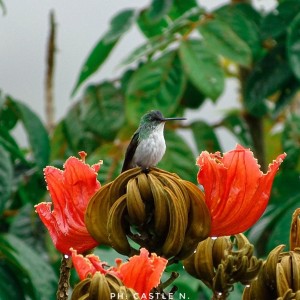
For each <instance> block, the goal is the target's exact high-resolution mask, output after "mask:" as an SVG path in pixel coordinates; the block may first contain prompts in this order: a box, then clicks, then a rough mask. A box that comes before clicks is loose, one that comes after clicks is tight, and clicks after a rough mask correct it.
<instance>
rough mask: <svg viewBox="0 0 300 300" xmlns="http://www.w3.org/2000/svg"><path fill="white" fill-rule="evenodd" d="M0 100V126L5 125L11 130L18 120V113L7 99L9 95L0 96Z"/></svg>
mask: <svg viewBox="0 0 300 300" xmlns="http://www.w3.org/2000/svg"><path fill="white" fill-rule="evenodd" d="M1 100H2V101H1V102H2V105H1V108H0V127H1V128H3V127H5V128H6V129H7V130H11V129H13V128H14V127H15V126H16V124H17V122H18V114H17V112H16V110H15V107H14V105H13V103H11V102H10V101H9V97H5V98H4V97H1Z"/></svg>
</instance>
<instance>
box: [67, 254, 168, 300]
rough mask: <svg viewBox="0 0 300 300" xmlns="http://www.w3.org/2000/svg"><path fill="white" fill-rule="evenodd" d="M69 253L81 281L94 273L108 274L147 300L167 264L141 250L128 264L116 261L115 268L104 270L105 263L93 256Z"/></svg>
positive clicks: (163, 260)
mask: <svg viewBox="0 0 300 300" xmlns="http://www.w3.org/2000/svg"><path fill="white" fill-rule="evenodd" d="M71 251H72V261H73V265H74V267H75V269H76V271H77V273H78V275H79V278H80V279H81V280H83V279H85V278H86V277H88V275H94V274H95V273H96V272H100V273H102V274H106V273H110V274H112V275H115V276H117V277H118V278H120V279H121V280H122V282H123V284H124V285H125V286H126V287H128V288H132V289H133V290H135V291H136V292H137V293H138V294H139V296H140V297H141V299H148V298H149V293H150V291H151V290H152V288H154V287H157V286H158V284H159V282H160V278H161V276H162V273H163V271H164V269H165V268H166V265H167V262H168V261H167V259H165V258H162V257H159V256H157V255H156V254H155V253H152V254H151V255H150V256H149V252H148V251H147V250H146V249H145V248H142V249H141V250H140V254H139V255H134V256H133V257H131V258H129V261H128V262H125V263H123V262H122V261H121V260H120V259H116V263H117V266H115V267H111V268H108V269H105V266H106V263H105V262H101V261H100V259H99V258H98V257H97V256H95V255H94V254H89V255H87V256H85V257H84V256H83V255H78V254H77V252H76V250H73V249H72V250H71Z"/></svg>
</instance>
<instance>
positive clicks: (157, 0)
mask: <svg viewBox="0 0 300 300" xmlns="http://www.w3.org/2000/svg"><path fill="white" fill-rule="evenodd" d="M172 3H173V0H152V1H151V5H150V7H149V10H148V12H147V17H148V19H149V20H150V21H151V22H152V23H157V22H159V21H160V20H161V19H162V18H163V17H164V16H165V15H166V14H167V13H168V11H169V10H170V8H171V6H172Z"/></svg>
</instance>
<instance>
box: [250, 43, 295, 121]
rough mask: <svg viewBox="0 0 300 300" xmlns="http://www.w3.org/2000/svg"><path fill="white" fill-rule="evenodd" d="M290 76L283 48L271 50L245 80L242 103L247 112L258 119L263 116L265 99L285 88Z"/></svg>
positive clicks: (290, 72)
mask: <svg viewBox="0 0 300 300" xmlns="http://www.w3.org/2000/svg"><path fill="white" fill-rule="evenodd" d="M291 76H292V71H291V69H290V68H289V65H288V62H287V61H286V59H285V50H284V48H282V47H275V48H273V49H272V50H271V52H270V53H268V54H267V55H266V56H265V57H264V58H263V59H262V60H260V61H259V62H258V63H257V64H256V65H255V67H254V69H253V70H252V72H251V73H250V75H249V76H248V78H247V80H246V85H245V90H244V101H245V102H244V103H245V107H246V108H247V110H248V111H249V112H251V113H252V114H253V115H255V116H258V117H259V116H262V115H264V114H265V113H266V103H265V98H266V97H268V96H271V95H272V94H273V93H275V92H276V91H278V90H280V89H281V88H282V87H283V86H285V85H286V83H287V82H288V81H289V80H290V79H291Z"/></svg>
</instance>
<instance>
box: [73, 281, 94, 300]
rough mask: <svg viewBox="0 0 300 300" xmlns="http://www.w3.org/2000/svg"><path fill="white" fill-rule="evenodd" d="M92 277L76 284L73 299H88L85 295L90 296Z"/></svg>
mask: <svg viewBox="0 0 300 300" xmlns="http://www.w3.org/2000/svg"><path fill="white" fill-rule="evenodd" d="M90 283H91V278H86V279H84V280H82V281H80V282H79V283H77V284H76V286H75V288H74V290H73V292H72V297H71V300H78V299H87V298H85V297H88V296H89V294H88V292H87V291H88V289H89V287H90Z"/></svg>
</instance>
